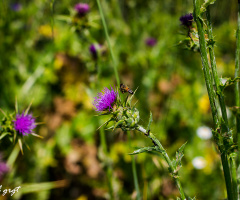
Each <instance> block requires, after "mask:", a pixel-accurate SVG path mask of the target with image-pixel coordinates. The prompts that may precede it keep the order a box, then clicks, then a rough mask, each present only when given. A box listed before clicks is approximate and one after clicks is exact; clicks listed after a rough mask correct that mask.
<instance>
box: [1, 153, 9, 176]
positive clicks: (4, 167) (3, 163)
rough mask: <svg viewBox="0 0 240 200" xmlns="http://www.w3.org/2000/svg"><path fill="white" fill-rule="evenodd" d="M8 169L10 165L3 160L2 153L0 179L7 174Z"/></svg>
mask: <svg viewBox="0 0 240 200" xmlns="http://www.w3.org/2000/svg"><path fill="white" fill-rule="evenodd" d="M8 171H9V167H8V166H7V164H6V163H5V162H4V161H2V154H1V153H0V180H1V179H2V176H3V175H4V174H6V173H7V172H8Z"/></svg>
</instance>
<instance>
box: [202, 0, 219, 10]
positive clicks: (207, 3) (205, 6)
mask: <svg viewBox="0 0 240 200" xmlns="http://www.w3.org/2000/svg"><path fill="white" fill-rule="evenodd" d="M215 1H216V0H205V1H204V3H203V4H202V6H201V8H200V13H204V12H205V11H206V8H207V7H208V6H209V5H210V4H214V3H215Z"/></svg>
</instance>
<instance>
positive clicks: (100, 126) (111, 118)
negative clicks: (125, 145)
mask: <svg viewBox="0 0 240 200" xmlns="http://www.w3.org/2000/svg"><path fill="white" fill-rule="evenodd" d="M112 120H113V118H112V117H111V118H110V119H109V120H107V121H106V122H105V123H103V124H102V125H101V126H99V127H98V128H97V130H98V129H100V128H101V127H102V126H104V125H105V124H108V123H109V122H110V121H112Z"/></svg>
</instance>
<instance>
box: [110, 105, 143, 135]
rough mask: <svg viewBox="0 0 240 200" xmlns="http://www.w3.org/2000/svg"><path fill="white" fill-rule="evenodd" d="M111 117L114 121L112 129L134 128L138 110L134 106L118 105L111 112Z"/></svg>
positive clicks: (137, 120)
mask: <svg viewBox="0 0 240 200" xmlns="http://www.w3.org/2000/svg"><path fill="white" fill-rule="evenodd" d="M113 119H114V121H115V122H116V124H115V126H114V129H115V128H121V129H122V130H123V131H128V130H134V129H135V128H136V125H137V123H138V122H139V111H138V110H137V109H136V108H129V107H122V106H119V107H118V108H117V110H116V111H115V112H114V113H113Z"/></svg>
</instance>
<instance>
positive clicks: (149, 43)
mask: <svg viewBox="0 0 240 200" xmlns="http://www.w3.org/2000/svg"><path fill="white" fill-rule="evenodd" d="M145 44H146V45H147V46H149V47H153V46H155V45H156V44H157V40H156V39H155V38H152V37H150V38H147V39H146V40H145Z"/></svg>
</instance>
